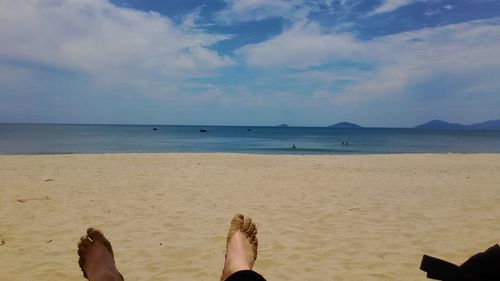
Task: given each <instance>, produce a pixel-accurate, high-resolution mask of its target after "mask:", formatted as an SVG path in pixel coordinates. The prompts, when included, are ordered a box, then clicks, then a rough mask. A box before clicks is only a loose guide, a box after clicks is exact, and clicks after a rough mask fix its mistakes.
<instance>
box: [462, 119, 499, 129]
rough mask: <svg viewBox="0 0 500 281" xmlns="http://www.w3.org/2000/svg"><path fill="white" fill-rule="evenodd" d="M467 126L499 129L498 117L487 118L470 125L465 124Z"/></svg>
mask: <svg viewBox="0 0 500 281" xmlns="http://www.w3.org/2000/svg"><path fill="white" fill-rule="evenodd" d="M467 128H471V129H490V130H492V129H500V119H497V120H488V121H484V122H481V123H475V124H471V125H467Z"/></svg>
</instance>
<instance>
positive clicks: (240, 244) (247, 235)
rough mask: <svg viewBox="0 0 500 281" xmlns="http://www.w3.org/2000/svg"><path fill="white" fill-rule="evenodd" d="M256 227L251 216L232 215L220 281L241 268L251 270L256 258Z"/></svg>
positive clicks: (257, 242)
mask: <svg viewBox="0 0 500 281" xmlns="http://www.w3.org/2000/svg"><path fill="white" fill-rule="evenodd" d="M258 244H259V241H258V240H257V228H256V227H255V224H254V223H253V222H252V219H251V218H245V217H244V216H243V215H240V214H238V215H236V216H234V218H233V220H232V221H231V226H230V227H229V232H228V234H227V243H226V259H225V261H224V269H223V270H222V276H221V278H220V280H221V281H224V280H226V279H227V278H228V277H229V276H231V275H232V274H233V273H235V272H238V271H241V270H251V269H252V268H253V265H254V263H255V259H257V246H258Z"/></svg>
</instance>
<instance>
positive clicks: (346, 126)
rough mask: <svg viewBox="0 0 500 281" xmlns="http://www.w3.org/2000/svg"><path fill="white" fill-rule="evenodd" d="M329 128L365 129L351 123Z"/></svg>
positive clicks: (340, 123)
mask: <svg viewBox="0 0 500 281" xmlns="http://www.w3.org/2000/svg"><path fill="white" fill-rule="evenodd" d="M328 127H329V128H363V127H361V126H359V125H357V124H354V123H349V122H339V123H337V124H334V125H331V126H328Z"/></svg>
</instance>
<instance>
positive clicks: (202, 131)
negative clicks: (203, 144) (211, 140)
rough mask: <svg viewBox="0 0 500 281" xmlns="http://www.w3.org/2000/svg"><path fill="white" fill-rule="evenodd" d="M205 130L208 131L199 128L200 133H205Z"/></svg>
mask: <svg viewBox="0 0 500 281" xmlns="http://www.w3.org/2000/svg"><path fill="white" fill-rule="evenodd" d="M206 132H208V130H206V129H200V133H206Z"/></svg>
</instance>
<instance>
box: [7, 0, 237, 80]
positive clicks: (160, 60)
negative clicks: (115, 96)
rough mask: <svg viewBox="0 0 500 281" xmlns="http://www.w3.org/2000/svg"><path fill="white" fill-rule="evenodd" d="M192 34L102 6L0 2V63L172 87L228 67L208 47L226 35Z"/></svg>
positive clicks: (65, 0)
mask: <svg viewBox="0 0 500 281" xmlns="http://www.w3.org/2000/svg"><path fill="white" fill-rule="evenodd" d="M191 27H192V25H189V24H185V25H179V26H177V25H175V24H173V23H172V22H171V21H170V20H169V19H168V18H166V17H163V16H161V15H159V14H157V13H154V12H149V13H146V12H140V11H137V10H132V9H127V8H121V7H117V6H114V5H112V4H111V3H109V2H108V1H107V0H23V1H9V0H0V38H1V39H2V44H0V59H2V60H9V61H14V62H16V63H18V64H41V65H48V66H51V67H57V68H61V69H65V70H69V71H76V72H81V73H85V74H86V75H88V76H90V77H92V78H96V79H100V80H101V81H102V82H106V83H124V84H130V85H134V84H135V85H141V84H148V83H147V82H151V83H152V84H155V83H157V84H164V85H170V86H172V85H174V84H176V83H178V81H180V80H183V79H186V78H188V77H191V76H196V75H206V74H207V73H209V72H210V71H211V70H213V69H215V68H218V67H222V66H226V65H228V64H231V63H232V61H231V59H230V58H228V57H224V56H221V55H219V54H218V53H217V52H215V51H213V50H211V49H210V48H209V47H210V45H212V44H214V43H216V42H218V41H220V40H224V39H226V38H227V36H223V35H215V34H209V33H204V32H202V31H199V30H196V29H194V28H191Z"/></svg>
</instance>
